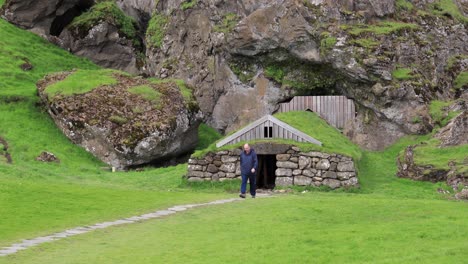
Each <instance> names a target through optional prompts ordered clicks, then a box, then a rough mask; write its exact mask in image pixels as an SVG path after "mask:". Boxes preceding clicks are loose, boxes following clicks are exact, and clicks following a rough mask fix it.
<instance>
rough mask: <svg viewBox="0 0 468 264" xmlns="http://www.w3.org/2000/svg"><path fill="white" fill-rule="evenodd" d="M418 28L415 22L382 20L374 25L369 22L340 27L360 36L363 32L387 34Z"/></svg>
mask: <svg viewBox="0 0 468 264" xmlns="http://www.w3.org/2000/svg"><path fill="white" fill-rule="evenodd" d="M418 28H419V26H418V25H416V24H411V23H403V22H393V21H383V22H379V23H377V24H375V25H370V24H356V25H342V26H341V29H343V30H345V31H346V32H348V33H349V34H350V35H352V36H362V35H365V34H373V35H389V34H392V33H399V32H402V31H411V30H417V29H418Z"/></svg>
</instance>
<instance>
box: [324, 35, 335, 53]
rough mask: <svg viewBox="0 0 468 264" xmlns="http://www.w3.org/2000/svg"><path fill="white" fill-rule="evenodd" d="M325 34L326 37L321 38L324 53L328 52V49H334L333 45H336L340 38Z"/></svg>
mask: <svg viewBox="0 0 468 264" xmlns="http://www.w3.org/2000/svg"><path fill="white" fill-rule="evenodd" d="M322 34H323V33H322ZM323 35H324V38H322V39H321V40H320V51H321V52H322V53H326V52H327V51H329V50H331V49H333V47H334V46H335V44H336V42H337V41H338V40H337V39H336V38H335V37H332V36H330V35H329V34H323Z"/></svg>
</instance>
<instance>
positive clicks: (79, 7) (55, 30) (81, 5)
mask: <svg viewBox="0 0 468 264" xmlns="http://www.w3.org/2000/svg"><path fill="white" fill-rule="evenodd" d="M93 4H94V1H93V0H81V1H79V2H78V3H77V4H76V5H75V6H73V7H72V8H70V9H68V10H67V11H66V12H65V13H63V15H61V16H57V17H56V18H55V19H54V21H52V25H51V26H50V35H52V36H56V37H58V36H59V35H60V33H62V31H63V29H64V28H65V27H66V26H68V25H69V24H70V23H71V22H72V21H73V19H75V17H77V16H79V15H81V14H83V13H84V12H86V11H87V10H88V9H89V8H90V7H91V6H92V5H93Z"/></svg>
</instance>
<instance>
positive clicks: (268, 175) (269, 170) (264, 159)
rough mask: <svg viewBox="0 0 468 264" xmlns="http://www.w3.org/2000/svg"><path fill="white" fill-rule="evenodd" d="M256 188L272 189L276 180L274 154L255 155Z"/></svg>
mask: <svg viewBox="0 0 468 264" xmlns="http://www.w3.org/2000/svg"><path fill="white" fill-rule="evenodd" d="M257 157H258V170H257V188H259V189H273V188H275V180H276V175H275V171H276V168H277V167H276V155H257Z"/></svg>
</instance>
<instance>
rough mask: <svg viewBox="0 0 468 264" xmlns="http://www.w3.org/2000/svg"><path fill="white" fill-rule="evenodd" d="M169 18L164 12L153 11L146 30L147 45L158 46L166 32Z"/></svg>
mask: <svg viewBox="0 0 468 264" xmlns="http://www.w3.org/2000/svg"><path fill="white" fill-rule="evenodd" d="M168 21H169V18H168V17H167V16H165V15H164V14H160V13H158V12H154V14H153V17H151V20H150V21H149V23H148V29H147V30H146V41H147V45H148V46H150V47H153V48H160V47H161V45H162V42H163V39H164V36H165V34H166V25H167V23H168Z"/></svg>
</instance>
